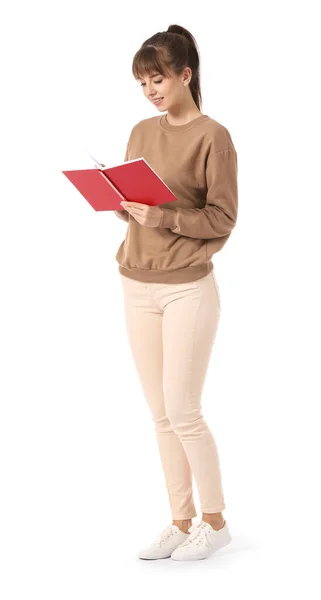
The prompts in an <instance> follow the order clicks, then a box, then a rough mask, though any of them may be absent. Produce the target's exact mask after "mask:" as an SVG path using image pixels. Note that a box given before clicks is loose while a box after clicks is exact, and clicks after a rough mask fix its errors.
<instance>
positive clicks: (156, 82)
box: [140, 79, 163, 86]
mask: <svg viewBox="0 0 321 600" xmlns="http://www.w3.org/2000/svg"><path fill="white" fill-rule="evenodd" d="M162 81H163V80H162V79H161V80H160V81H154V83H162ZM140 85H141V86H142V85H145V83H141V84H140Z"/></svg>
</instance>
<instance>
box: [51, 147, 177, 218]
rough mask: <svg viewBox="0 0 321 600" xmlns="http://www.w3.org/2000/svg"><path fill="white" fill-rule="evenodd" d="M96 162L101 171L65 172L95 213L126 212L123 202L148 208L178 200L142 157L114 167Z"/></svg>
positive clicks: (98, 169) (81, 170) (95, 169)
mask: <svg viewBox="0 0 321 600" xmlns="http://www.w3.org/2000/svg"><path fill="white" fill-rule="evenodd" d="M94 160H95V159H94ZM95 162H96V164H97V166H98V167H99V168H93V169H78V170H76V171H62V173H63V174H64V175H65V176H66V177H67V178H68V179H69V181H71V183H72V184H73V185H74V186H75V187H76V188H77V190H78V191H79V192H80V193H81V194H82V196H83V197H84V198H85V199H86V200H87V202H89V204H90V205H91V206H92V207H93V208H94V209H95V210H117V211H121V210H125V209H124V208H123V207H122V206H121V205H120V202H121V201H122V200H127V201H129V202H140V203H141V204H148V205H149V206H156V205H157V204H165V203H167V202H174V201H175V200H177V198H176V196H175V195H174V194H173V192H172V191H171V190H170V189H169V187H168V186H167V185H166V183H165V182H164V181H163V180H162V179H161V177H159V175H157V173H156V172H155V171H154V169H152V167H151V166H150V165H149V164H148V162H147V161H146V160H145V159H144V158H143V157H141V158H136V159H134V160H128V161H126V162H124V163H121V164H119V165H115V166H113V167H105V166H104V165H102V164H101V163H98V162H97V161H96V160H95Z"/></svg>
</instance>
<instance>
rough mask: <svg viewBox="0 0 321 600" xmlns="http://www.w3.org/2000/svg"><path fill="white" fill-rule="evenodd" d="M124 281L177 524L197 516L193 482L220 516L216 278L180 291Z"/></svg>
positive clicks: (133, 343) (130, 328)
mask: <svg viewBox="0 0 321 600" xmlns="http://www.w3.org/2000/svg"><path fill="white" fill-rule="evenodd" d="M120 277H121V281H122V285H123V292H124V307H125V319H126V329H127V334H128V340H129V345H130V348H131V353H132V356H133V360H134V363H135V367H136V370H137V373H138V376H139V380H140V383H141V386H142V390H143V393H144V396H145V399H146V401H147V403H148V405H149V408H150V411H151V417H152V420H153V422H154V426H155V432H156V437H157V443H158V447H159V452H160V457H161V462H162V467H163V470H164V475H165V481H166V486H167V491H168V497H169V503H170V507H171V512H172V518H173V520H180V519H189V518H192V517H195V516H196V515H197V513H196V510H195V506H194V500H193V489H192V475H193V476H194V479H195V482H196V486H197V490H198V494H199V499H200V504H201V511H202V512H204V513H215V512H220V511H221V510H223V509H224V508H225V503H224V497H223V491H222V482H221V473H220V464H219V457H218V452H217V447H216V443H215V440H214V438H213V435H212V433H211V431H210V429H209V427H208V425H207V423H206V421H205V420H204V417H203V415H202V404H201V397H202V389H203V385H204V381H205V377H206V373H207V368H208V364H209V360H210V356H211V351H212V347H213V344H214V340H215V336H216V331H217V327H218V322H219V318H220V310H221V305H220V293H219V288H218V284H217V281H216V277H215V274H214V271H213V270H212V271H211V272H210V273H209V274H208V275H206V276H205V277H202V278H201V279H198V280H197V281H191V282H188V283H177V284H176V283H175V284H174V283H169V284H168V283H166V284H165V283H145V282H141V281H136V280H133V279H129V278H128V277H124V276H123V275H122V274H120ZM213 396H214V395H213ZM213 401H215V397H213Z"/></svg>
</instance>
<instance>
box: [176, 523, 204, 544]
mask: <svg viewBox="0 0 321 600" xmlns="http://www.w3.org/2000/svg"><path fill="white" fill-rule="evenodd" d="M189 531H190V534H189V536H188V539H187V540H185V542H183V544H180V547H182V546H188V545H189V544H190V543H192V542H193V541H194V540H195V539H196V538H198V540H197V542H196V543H197V544H199V543H201V542H205V543H206V544H207V537H206V536H207V529H206V528H205V524H204V523H195V525H192V527H191V528H190V530H189Z"/></svg>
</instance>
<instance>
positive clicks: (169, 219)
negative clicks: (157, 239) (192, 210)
mask: <svg viewBox="0 0 321 600" xmlns="http://www.w3.org/2000/svg"><path fill="white" fill-rule="evenodd" d="M162 212H163V215H162V219H161V222H160V224H159V227H167V228H168V229H175V227H177V222H176V217H177V211H176V210H175V209H173V208H162Z"/></svg>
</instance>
